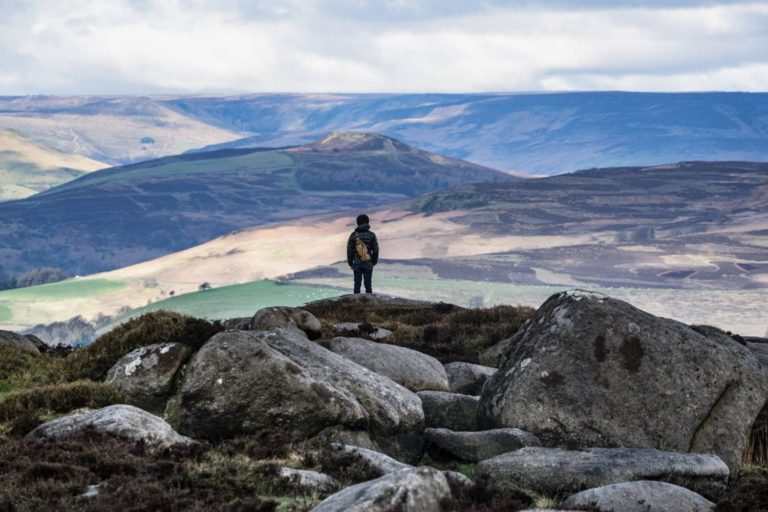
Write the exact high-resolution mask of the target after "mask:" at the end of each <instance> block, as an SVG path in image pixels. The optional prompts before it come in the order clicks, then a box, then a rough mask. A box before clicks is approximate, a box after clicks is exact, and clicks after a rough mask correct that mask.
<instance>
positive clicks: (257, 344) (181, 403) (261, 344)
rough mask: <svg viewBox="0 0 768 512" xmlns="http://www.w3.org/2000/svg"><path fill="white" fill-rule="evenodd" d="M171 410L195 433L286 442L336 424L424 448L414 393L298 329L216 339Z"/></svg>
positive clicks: (385, 447) (392, 443) (407, 454)
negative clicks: (315, 341) (336, 352)
mask: <svg viewBox="0 0 768 512" xmlns="http://www.w3.org/2000/svg"><path fill="white" fill-rule="evenodd" d="M168 416H169V418H170V419H171V421H172V423H173V424H174V425H176V426H177V427H178V428H179V430H180V431H181V432H183V433H186V434H189V435H192V436H193V437H203V438H208V439H215V438H227V437H234V436H239V435H250V436H255V437H257V438H259V439H262V440H263V441H264V442H265V443H272V444H275V445H277V446H280V445H285V444H290V443H295V442H300V441H304V440H308V439H311V438H312V437H314V436H317V435H319V434H321V433H323V432H327V431H328V430H329V429H337V430H341V431H345V430H348V431H364V432H367V433H368V434H370V437H371V439H373V440H374V441H375V442H376V443H377V446H378V447H379V448H380V449H381V450H382V451H384V452H386V453H389V454H391V455H394V456H396V457H398V458H401V459H402V460H409V459H410V460H414V459H417V458H418V457H419V456H420V455H421V453H422V438H421V433H422V430H423V425H424V413H423V411H422V408H421V402H420V400H419V398H418V397H417V396H416V395H415V394H414V393H412V392H411V391H409V390H407V389H405V388H404V387H402V386H400V385H399V384H397V383H395V382H393V381H392V380H390V379H388V378H387V377H384V376H381V375H378V374H376V373H373V372H371V371H370V370H368V369H367V368H364V367H362V366H360V365H358V364H357V363H355V362H353V361H350V360H348V359H345V358H343V357H341V356H339V355H337V354H334V353H333V352H331V351H329V350H327V349H325V348H323V347H321V346H320V345H318V344H316V343H314V342H312V341H310V340H308V339H307V338H306V337H305V336H303V335H302V333H301V332H300V331H298V330H296V329H276V330H272V331H252V332H248V331H227V332H223V333H219V334H217V335H216V336H214V337H213V338H211V339H210V340H209V341H208V342H207V343H206V344H205V345H204V346H203V347H202V348H201V349H200V350H199V351H198V352H197V354H195V356H194V357H193V358H192V360H191V361H190V362H189V364H188V365H187V368H186V370H185V375H184V381H183V383H182V385H181V388H180V392H179V394H178V395H177V397H176V398H175V399H174V400H173V401H172V407H171V406H170V405H169V410H168Z"/></svg>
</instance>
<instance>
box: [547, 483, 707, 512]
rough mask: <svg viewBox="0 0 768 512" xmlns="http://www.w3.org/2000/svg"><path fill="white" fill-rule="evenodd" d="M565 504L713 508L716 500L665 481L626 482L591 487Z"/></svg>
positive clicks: (700, 511)
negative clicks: (710, 499)
mask: <svg viewBox="0 0 768 512" xmlns="http://www.w3.org/2000/svg"><path fill="white" fill-rule="evenodd" d="M562 506H563V508H574V509H579V510H585V509H586V510H597V511H598V512H618V511H621V512H712V511H714V510H715V504H714V503H712V502H711V501H709V500H707V499H705V498H704V497H702V496H699V495H698V494H696V493H695V492H691V491H689V490H688V489H685V488H684V487H679V486H677V485H672V484H667V483H664V482H646V481H639V482H625V483H621V484H613V485H607V486H605V487H598V488H597V489H589V490H586V491H582V492H580V493H578V494H574V495H573V496H571V497H569V498H568V499H566V500H565V501H564V502H563V505H562Z"/></svg>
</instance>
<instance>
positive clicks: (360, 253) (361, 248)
mask: <svg viewBox="0 0 768 512" xmlns="http://www.w3.org/2000/svg"><path fill="white" fill-rule="evenodd" d="M355 252H357V259H359V260H360V261H362V262H363V263H367V262H369V261H371V255H370V253H369V252H368V246H367V245H365V242H363V241H362V240H360V237H359V236H356V237H355Z"/></svg>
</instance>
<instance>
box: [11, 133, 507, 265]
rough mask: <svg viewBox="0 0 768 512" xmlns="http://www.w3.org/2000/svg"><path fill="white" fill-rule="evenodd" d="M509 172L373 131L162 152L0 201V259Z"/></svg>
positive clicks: (190, 234) (148, 237)
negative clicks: (283, 144) (276, 144)
mask: <svg viewBox="0 0 768 512" xmlns="http://www.w3.org/2000/svg"><path fill="white" fill-rule="evenodd" d="M515 179H516V178H513V177H511V176H509V175H506V174H503V173H501V172H498V171H494V170H492V169H488V168H485V167H481V166H478V165H474V164H470V163H468V162H463V161H460V160H455V159H451V158H446V157H443V156H440V155H436V154H433V153H428V152H425V151H421V150H418V149H414V148H411V147H410V146H407V145H405V144H403V143H401V142H399V141H397V140H394V139H391V138H388V137H384V136H379V135H375V134H345V133H340V134H333V135H331V136H329V137H327V138H326V139H324V140H322V141H319V142H317V143H313V144H309V145H305V146H296V147H290V148H284V149H279V150H270V149H238V150H220V151H215V152H209V153H197V154H188V155H181V156H175V157H167V158H163V159H160V160H153V161H149V162H143V163H139V164H133V165H128V166H124V167H116V168H111V169H105V170H102V171H98V172H95V173H92V174H90V175H88V176H85V177H82V178H80V179H77V180H75V181H73V182H70V183H68V184H65V185H62V186H60V187H57V188H55V189H52V190H49V191H47V192H44V193H42V194H38V195H36V196H34V197H31V198H28V199H25V200H22V201H14V202H11V203H5V204H0V218H2V219H3V223H2V225H0V266H2V267H3V268H4V269H5V272H6V273H9V274H10V273H18V272H21V271H24V270H28V269H30V268H35V267H40V266H53V267H59V268H62V269H64V270H65V271H67V272H69V273H72V274H88V273H93V272H98V271H102V270H108V269H112V268H117V267H121V266H125V265H130V264H132V263H136V262H138V261H142V260H146V259H149V258H152V257H157V256H161V255H164V254H167V253H170V252H174V251H178V250H181V249H185V248H187V247H191V246H194V245H197V244H199V243H202V242H205V241H207V240H210V239H212V238H215V237H217V236H221V235H223V234H226V233H229V232H231V231H234V230H238V229H241V228H244V227H251V226H256V225H263V224H268V223H274V222H279V221H285V220H288V219H295V218H302V217H304V216H308V215H314V214H317V213H320V212H331V211H333V212H343V211H349V210H352V211H354V212H358V211H360V210H367V209H370V208H374V207H376V206H380V205H383V204H387V203H392V202H396V201H402V200H404V199H407V198H412V197H415V196H417V195H419V194H423V193H426V192H431V191H435V190H439V189H442V188H448V187H452V186H457V185H463V184H467V183H473V182H481V181H483V182H487V181H496V182H508V181H512V180H515Z"/></svg>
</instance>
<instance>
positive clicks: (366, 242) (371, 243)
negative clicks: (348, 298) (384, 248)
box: [347, 214, 379, 293]
mask: <svg viewBox="0 0 768 512" xmlns="http://www.w3.org/2000/svg"><path fill="white" fill-rule="evenodd" d="M370 222H371V221H370V219H369V218H368V216H367V215H365V214H363V215H358V216H357V228H356V229H355V230H354V231H353V232H352V234H351V235H349V241H348V242H347V263H348V264H349V266H350V267H351V268H352V270H353V271H354V273H355V293H360V284H361V282H363V281H364V282H365V293H373V286H372V284H371V279H372V277H373V267H374V266H375V265H376V263H378V261H379V242H378V240H376V234H375V233H374V232H373V231H371V226H370Z"/></svg>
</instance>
